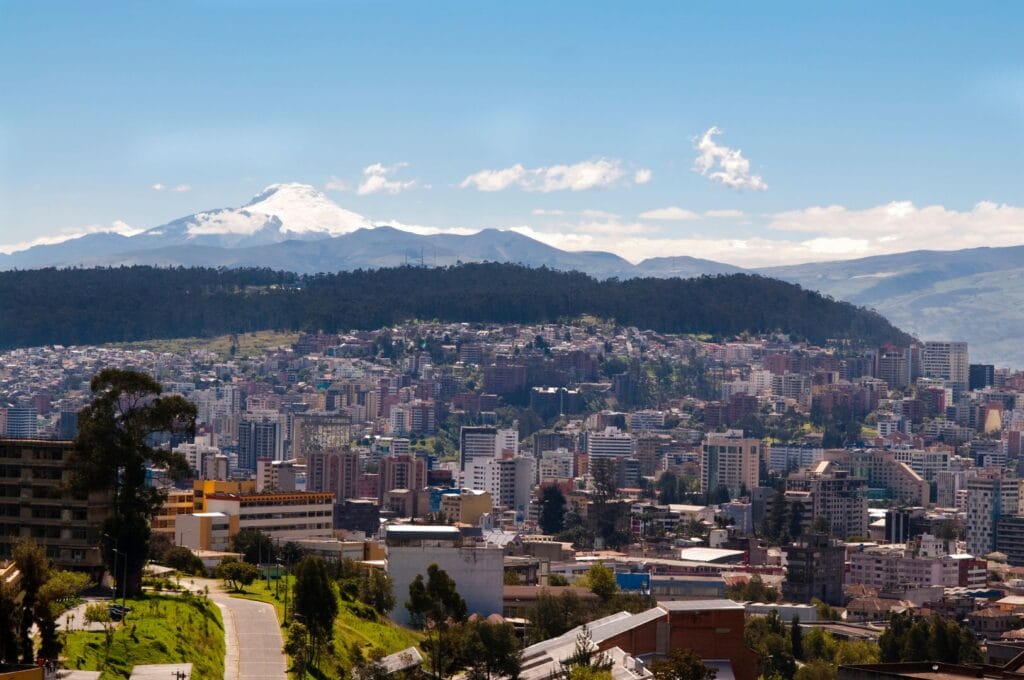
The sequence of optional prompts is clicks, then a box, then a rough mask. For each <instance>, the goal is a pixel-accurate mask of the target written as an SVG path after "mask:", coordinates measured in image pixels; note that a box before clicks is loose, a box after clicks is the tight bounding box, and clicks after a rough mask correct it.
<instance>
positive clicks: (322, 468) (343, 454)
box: [306, 450, 359, 502]
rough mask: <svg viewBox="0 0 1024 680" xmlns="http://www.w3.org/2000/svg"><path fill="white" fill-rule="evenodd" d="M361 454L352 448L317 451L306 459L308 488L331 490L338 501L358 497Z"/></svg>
mask: <svg viewBox="0 0 1024 680" xmlns="http://www.w3.org/2000/svg"><path fill="white" fill-rule="evenodd" d="M358 482H359V454H358V453H357V452H355V451H352V450H346V451H316V452H314V453H311V454H310V455H309V457H308V458H307V459H306V489H307V490H309V491H330V492H331V493H333V494H334V496H335V497H336V498H337V499H338V502H341V501H343V500H346V499H349V498H357V497H358V494H357V493H356V485H357V483H358Z"/></svg>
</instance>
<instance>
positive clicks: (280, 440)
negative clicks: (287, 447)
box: [238, 413, 285, 472]
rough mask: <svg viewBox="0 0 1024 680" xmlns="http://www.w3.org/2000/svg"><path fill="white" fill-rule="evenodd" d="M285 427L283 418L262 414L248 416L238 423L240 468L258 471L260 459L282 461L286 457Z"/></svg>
mask: <svg viewBox="0 0 1024 680" xmlns="http://www.w3.org/2000/svg"><path fill="white" fill-rule="evenodd" d="M284 429H285V428H284V425H283V423H282V422H281V417H280V416H279V415H278V414H277V413H274V414H273V415H267V414H261V415H254V414H250V415H247V416H246V417H245V418H243V420H242V421H241V422H239V423H238V467H239V468H240V469H242V470H248V471H250V472H255V471H256V461H257V460H259V459H260V458H269V459H270V460H281V459H282V458H283V457H284V439H285V436H284V434H285V433H284Z"/></svg>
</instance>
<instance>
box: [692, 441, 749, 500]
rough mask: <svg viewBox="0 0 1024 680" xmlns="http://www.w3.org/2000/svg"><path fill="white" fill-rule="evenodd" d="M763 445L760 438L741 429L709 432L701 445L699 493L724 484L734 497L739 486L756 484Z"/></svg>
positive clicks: (738, 493)
mask: <svg viewBox="0 0 1024 680" xmlns="http://www.w3.org/2000/svg"><path fill="white" fill-rule="evenodd" d="M763 446H764V444H763V443H762V442H761V440H760V439H753V438H749V437H744V436H743V430H728V431H726V432H709V433H708V434H707V435H706V436H705V437H704V443H703V444H702V446H701V457H700V490H701V493H708V492H709V491H714V490H715V489H718V488H719V487H725V488H727V489H729V493H730V495H732V496H733V497H736V496H738V495H740V489H741V488H744V487H745V488H747V489H753V488H754V487H755V486H757V485H758V482H759V479H760V465H761V457H762V455H763Z"/></svg>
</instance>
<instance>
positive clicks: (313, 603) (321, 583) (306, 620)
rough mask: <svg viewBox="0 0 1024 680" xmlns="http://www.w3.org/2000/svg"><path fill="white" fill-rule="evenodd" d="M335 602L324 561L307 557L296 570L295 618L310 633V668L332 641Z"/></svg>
mask: <svg viewBox="0 0 1024 680" xmlns="http://www.w3.org/2000/svg"><path fill="white" fill-rule="evenodd" d="M337 615H338V598H337V595H336V594H335V592H334V584H333V583H332V582H331V578H330V575H329V574H328V572H327V565H326V564H325V563H324V560H323V558H321V557H316V556H313V555H307V556H306V557H303V558H302V559H301V560H299V563H298V564H297V565H296V566H295V616H296V617H297V618H299V619H300V620H301V621H302V623H303V624H304V625H305V626H306V628H307V629H308V630H309V635H310V639H311V640H312V644H313V654H312V659H311V661H310V663H311V665H313V666H314V667H315V666H316V661H317V656H318V654H317V652H318V650H319V649H320V648H321V647H322V646H323V645H325V644H326V643H328V642H330V641H331V640H332V639H333V638H334V619H335V617H337Z"/></svg>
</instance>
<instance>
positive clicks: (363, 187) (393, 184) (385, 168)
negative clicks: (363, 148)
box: [356, 163, 417, 196]
mask: <svg viewBox="0 0 1024 680" xmlns="http://www.w3.org/2000/svg"><path fill="white" fill-rule="evenodd" d="M408 165H409V164H408V163H395V164H394V165H383V164H381V163H374V164H373V165H368V166H366V167H365V168H363V181H362V182H360V183H359V187H358V188H357V189H356V193H357V194H359V195H360V196H366V195H368V194H376V193H379V192H381V191H383V192H386V193H389V194H397V193H399V192H402V191H406V190H408V189H413V188H415V187H416V186H417V182H416V180H414V179H411V180H396V179H391V178H390V176H391V175H392V174H393V173H395V172H397V171H399V170H401V169H402V168H405V167H407V166H408Z"/></svg>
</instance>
